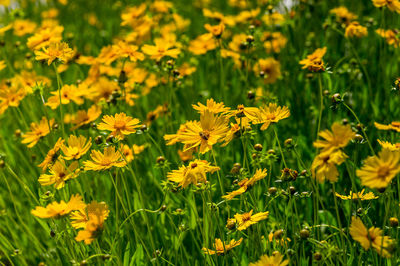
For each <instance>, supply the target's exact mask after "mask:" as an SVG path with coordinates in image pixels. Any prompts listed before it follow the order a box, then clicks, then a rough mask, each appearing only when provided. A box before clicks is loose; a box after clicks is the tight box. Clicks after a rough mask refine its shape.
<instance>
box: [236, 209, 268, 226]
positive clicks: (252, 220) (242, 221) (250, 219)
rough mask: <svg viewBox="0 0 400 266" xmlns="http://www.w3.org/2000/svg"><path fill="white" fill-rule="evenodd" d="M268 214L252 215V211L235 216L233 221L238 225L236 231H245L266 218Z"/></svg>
mask: <svg viewBox="0 0 400 266" xmlns="http://www.w3.org/2000/svg"><path fill="white" fill-rule="evenodd" d="M268 214H269V212H259V213H256V214H254V215H253V210H251V211H250V212H246V213H243V214H238V213H237V214H235V216H234V217H235V219H236V222H237V224H238V226H237V229H238V230H239V231H242V230H245V229H247V228H248V227H250V226H251V225H253V224H256V223H258V222H259V221H262V220H265V219H267V218H268Z"/></svg>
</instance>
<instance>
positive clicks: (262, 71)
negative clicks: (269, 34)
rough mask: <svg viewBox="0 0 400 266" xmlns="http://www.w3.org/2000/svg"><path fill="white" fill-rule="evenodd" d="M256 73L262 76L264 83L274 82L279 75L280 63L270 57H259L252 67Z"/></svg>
mask: <svg viewBox="0 0 400 266" xmlns="http://www.w3.org/2000/svg"><path fill="white" fill-rule="evenodd" d="M253 70H254V72H255V73H256V75H260V76H261V77H263V78H264V83H267V84H271V83H274V82H275V81H276V80H277V79H278V78H280V77H281V63H279V61H278V60H275V59H274V58H272V57H268V58H265V59H260V60H258V61H257V63H256V64H255V65H254V67H253Z"/></svg>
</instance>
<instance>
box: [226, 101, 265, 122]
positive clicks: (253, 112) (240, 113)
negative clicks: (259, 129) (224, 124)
mask: <svg viewBox="0 0 400 266" xmlns="http://www.w3.org/2000/svg"><path fill="white" fill-rule="evenodd" d="M259 112H260V110H259V109H258V108H257V107H245V106H244V105H243V104H239V105H238V106H237V108H236V109H235V110H230V111H228V112H227V115H228V117H232V116H235V117H236V118H238V119H239V123H240V124H241V127H243V126H244V125H248V123H249V122H252V121H253V120H255V119H256V118H257V116H258V113H259Z"/></svg>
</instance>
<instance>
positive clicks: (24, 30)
mask: <svg viewBox="0 0 400 266" xmlns="http://www.w3.org/2000/svg"><path fill="white" fill-rule="evenodd" d="M35 28H36V23H34V22H32V21H30V20H25V19H16V20H15V21H14V23H13V31H14V34H15V35H16V36H24V35H26V34H31V33H33V32H34V31H35Z"/></svg>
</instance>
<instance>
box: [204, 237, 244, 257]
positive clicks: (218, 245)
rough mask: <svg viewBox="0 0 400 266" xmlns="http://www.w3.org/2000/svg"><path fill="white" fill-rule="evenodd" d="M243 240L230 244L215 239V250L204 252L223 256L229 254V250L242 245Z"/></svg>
mask: <svg viewBox="0 0 400 266" xmlns="http://www.w3.org/2000/svg"><path fill="white" fill-rule="evenodd" d="M242 241H243V238H240V239H239V240H237V241H236V240H234V239H232V240H231V241H230V242H229V243H227V242H225V243H222V240H221V239H219V238H216V239H215V243H214V249H208V248H202V250H203V252H204V253H205V254H208V255H214V254H217V255H222V254H225V253H226V252H228V251H229V250H231V249H233V248H234V247H237V246H239V245H240V243H242Z"/></svg>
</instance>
